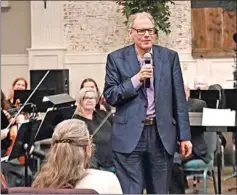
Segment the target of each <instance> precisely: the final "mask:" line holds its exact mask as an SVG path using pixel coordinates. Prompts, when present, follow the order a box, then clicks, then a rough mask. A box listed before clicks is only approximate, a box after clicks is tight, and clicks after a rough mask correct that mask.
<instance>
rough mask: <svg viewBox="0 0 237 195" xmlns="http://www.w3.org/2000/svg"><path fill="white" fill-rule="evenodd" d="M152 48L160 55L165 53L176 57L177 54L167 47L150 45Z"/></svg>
mask: <svg viewBox="0 0 237 195" xmlns="http://www.w3.org/2000/svg"><path fill="white" fill-rule="evenodd" d="M152 48H153V49H156V50H158V51H159V52H160V53H166V54H168V55H177V54H178V53H177V51H174V50H172V49H169V48H167V47H163V46H160V45H152Z"/></svg>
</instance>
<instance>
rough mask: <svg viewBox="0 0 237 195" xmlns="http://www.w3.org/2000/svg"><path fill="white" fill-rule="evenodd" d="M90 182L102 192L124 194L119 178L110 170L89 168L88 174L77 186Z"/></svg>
mask: <svg viewBox="0 0 237 195" xmlns="http://www.w3.org/2000/svg"><path fill="white" fill-rule="evenodd" d="M88 184H89V185H90V187H91V188H92V189H95V190H96V191H97V192H98V193H100V194H108V193H112V194H122V189H121V186H120V183H119V181H118V178H117V177H116V175H115V174H114V173H111V172H109V171H103V170H97V169H88V174H87V175H86V177H85V178H83V180H82V181H81V182H80V183H79V184H78V185H77V187H87V185H88Z"/></svg>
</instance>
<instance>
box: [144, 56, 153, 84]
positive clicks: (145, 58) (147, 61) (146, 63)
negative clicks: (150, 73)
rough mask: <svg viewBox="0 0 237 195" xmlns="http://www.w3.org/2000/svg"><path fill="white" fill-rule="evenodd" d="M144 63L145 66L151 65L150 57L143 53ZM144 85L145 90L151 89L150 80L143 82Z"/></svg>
mask: <svg viewBox="0 0 237 195" xmlns="http://www.w3.org/2000/svg"><path fill="white" fill-rule="evenodd" d="M144 62H145V65H152V64H151V63H152V56H151V54H150V53H145V55H144ZM144 82H145V83H144V85H145V88H150V87H151V80H150V79H146V80H145V81H144Z"/></svg>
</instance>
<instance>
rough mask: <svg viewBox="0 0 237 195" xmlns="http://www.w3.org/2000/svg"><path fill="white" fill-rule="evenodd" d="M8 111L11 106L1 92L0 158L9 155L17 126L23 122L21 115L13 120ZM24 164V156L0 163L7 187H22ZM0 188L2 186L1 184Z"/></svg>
mask: <svg viewBox="0 0 237 195" xmlns="http://www.w3.org/2000/svg"><path fill="white" fill-rule="evenodd" d="M10 109H11V104H10V102H9V101H7V99H6V96H5V94H4V93H3V91H1V116H2V120H1V145H2V147H1V157H6V156H9V155H10V153H11V150H12V148H13V146H14V144H15V141H16V137H17V131H18V125H20V124H21V123H23V121H24V120H25V116H24V115H22V114H20V115H18V116H17V117H16V118H13V117H12V116H11V115H10V114H9V112H8V111H9V110H10ZM9 124H11V125H10V127H8V126H9ZM7 127H8V128H7ZM24 163H25V159H24V156H21V157H19V158H17V159H12V160H10V161H8V162H1V168H2V173H3V175H4V176H5V178H6V181H7V185H8V186H9V187H16V186H23V185H24ZM2 181H3V180H2ZM2 186H4V185H3V184H2Z"/></svg>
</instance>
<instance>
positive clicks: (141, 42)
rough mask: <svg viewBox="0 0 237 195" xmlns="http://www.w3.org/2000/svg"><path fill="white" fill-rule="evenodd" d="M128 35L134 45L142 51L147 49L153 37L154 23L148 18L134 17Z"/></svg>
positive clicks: (150, 45)
mask: <svg viewBox="0 0 237 195" xmlns="http://www.w3.org/2000/svg"><path fill="white" fill-rule="evenodd" d="M129 35H130V37H131V38H132V40H133V41H134V43H135V45H136V47H138V48H139V49H141V50H144V51H146V50H149V49H151V47H152V41H153V40H154V38H155V34H154V24H153V23H152V21H151V20H150V19H149V18H136V19H135V20H134V24H133V26H132V28H131V29H130V30H129Z"/></svg>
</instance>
